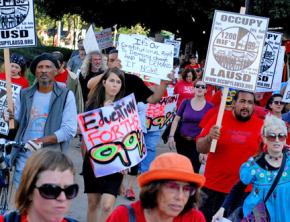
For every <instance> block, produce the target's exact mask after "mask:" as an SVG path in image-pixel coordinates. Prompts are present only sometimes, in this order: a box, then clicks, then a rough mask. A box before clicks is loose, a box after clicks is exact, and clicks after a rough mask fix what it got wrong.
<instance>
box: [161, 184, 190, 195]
mask: <svg viewBox="0 0 290 222" xmlns="http://www.w3.org/2000/svg"><path fill="white" fill-rule="evenodd" d="M164 187H165V188H166V189H167V190H168V191H169V192H173V193H179V192H180V190H182V192H183V193H184V194H185V195H187V196H192V195H194V193H195V191H196V188H195V187H193V186H192V185H189V184H187V185H181V184H178V183H176V182H173V181H168V182H166V183H164Z"/></svg>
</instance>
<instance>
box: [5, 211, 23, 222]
mask: <svg viewBox="0 0 290 222" xmlns="http://www.w3.org/2000/svg"><path fill="white" fill-rule="evenodd" d="M20 220H21V216H20V214H19V213H18V212H17V211H12V212H10V213H8V214H5V215H4V222H21V221H20Z"/></svg>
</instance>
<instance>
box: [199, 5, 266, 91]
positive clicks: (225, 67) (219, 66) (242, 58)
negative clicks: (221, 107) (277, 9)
mask: <svg viewBox="0 0 290 222" xmlns="http://www.w3.org/2000/svg"><path fill="white" fill-rule="evenodd" d="M268 22H269V19H268V18H263V17H257V16H253V15H243V14H239V13H232V12H224V11H217V10H216V11H215V14H214V19H213V24H212V30H211V36H210V41H209V46H208V51H207V59H206V64H205V70H204V76H203V81H204V82H206V83H208V84H212V85H219V86H227V87H231V88H236V89H241V90H246V91H255V88H256V81H257V77H258V74H259V69H260V61H261V57H262V53H263V47H264V40H265V35H266V32H267V28H268Z"/></svg>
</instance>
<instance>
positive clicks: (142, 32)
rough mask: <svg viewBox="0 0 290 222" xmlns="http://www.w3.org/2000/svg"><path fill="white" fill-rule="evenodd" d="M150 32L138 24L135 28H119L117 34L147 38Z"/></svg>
mask: <svg viewBox="0 0 290 222" xmlns="http://www.w3.org/2000/svg"><path fill="white" fill-rule="evenodd" d="M149 32H150V29H147V28H146V27H145V26H142V25H141V24H140V23H138V24H136V25H135V26H131V28H128V27H120V28H119V29H118V33H121V34H140V35H145V36H147V35H148V34H149Z"/></svg>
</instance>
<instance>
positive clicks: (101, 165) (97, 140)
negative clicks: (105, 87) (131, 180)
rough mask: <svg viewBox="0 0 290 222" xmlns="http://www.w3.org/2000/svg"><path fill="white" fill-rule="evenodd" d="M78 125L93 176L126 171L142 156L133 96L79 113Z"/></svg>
mask: <svg viewBox="0 0 290 222" xmlns="http://www.w3.org/2000/svg"><path fill="white" fill-rule="evenodd" d="M78 123H79V126H80V129H81V132H82V135H83V139H84V141H85V144H86V147H87V152H88V154H89V157H90V160H91V163H92V166H93V170H94V173H95V176H96V177H100V176H105V175H109V174H112V173H116V172H120V171H121V170H124V169H128V168H130V167H132V166H135V165H137V164H138V163H139V162H140V161H141V160H142V159H143V158H144V157H145V156H146V148H145V144H144V138H143V133H142V131H141V123H140V119H139V116H138V110H137V105H136V101H135V97H134V94H131V95H129V96H126V97H125V98H123V99H121V100H119V101H116V102H115V103H114V104H112V105H109V106H105V107H102V108H99V109H95V110H92V111H89V112H86V113H81V114H79V115H78Z"/></svg>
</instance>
